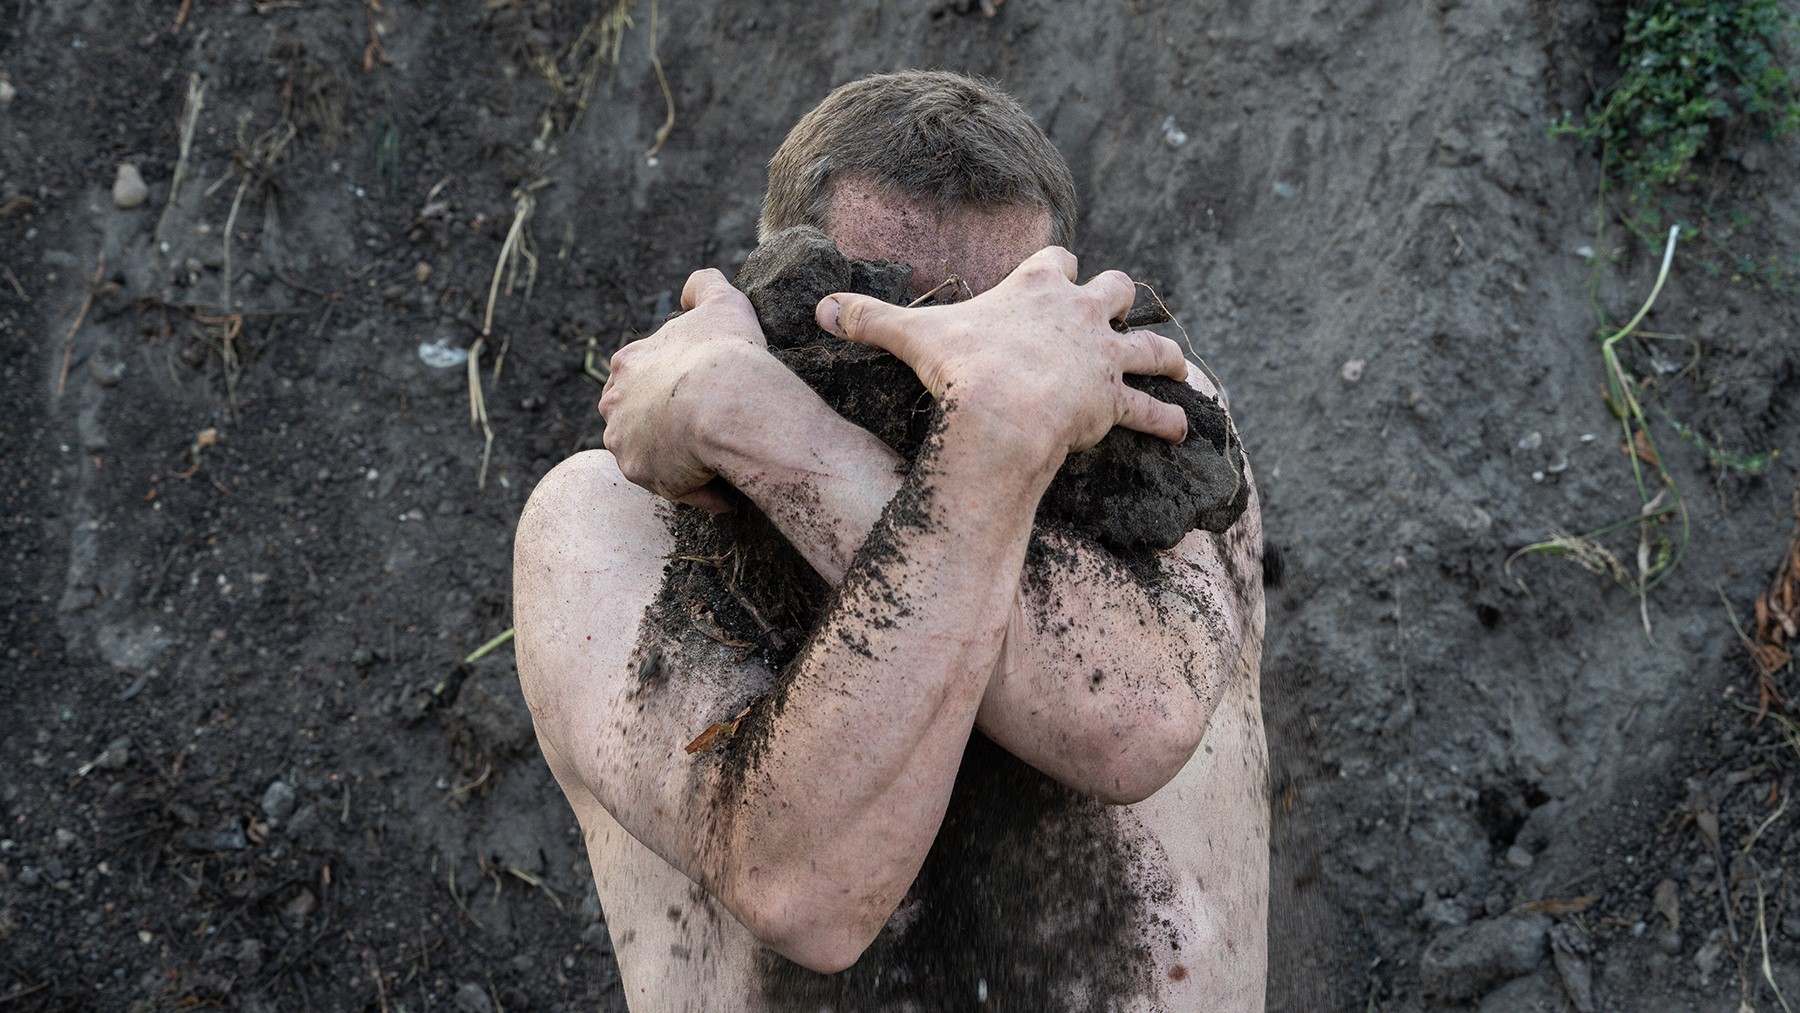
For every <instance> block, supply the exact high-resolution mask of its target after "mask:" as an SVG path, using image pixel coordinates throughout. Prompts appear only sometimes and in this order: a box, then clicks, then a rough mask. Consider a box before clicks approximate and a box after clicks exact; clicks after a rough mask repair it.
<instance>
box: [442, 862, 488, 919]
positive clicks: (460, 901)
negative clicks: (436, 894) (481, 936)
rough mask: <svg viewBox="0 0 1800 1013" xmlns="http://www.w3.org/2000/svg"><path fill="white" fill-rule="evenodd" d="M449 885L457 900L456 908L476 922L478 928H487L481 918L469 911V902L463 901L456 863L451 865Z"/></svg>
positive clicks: (454, 899)
mask: <svg viewBox="0 0 1800 1013" xmlns="http://www.w3.org/2000/svg"><path fill="white" fill-rule="evenodd" d="M448 885H449V887H450V899H451V900H453V901H455V902H456V910H458V911H461V912H462V916H463V917H464V918H467V919H468V920H470V921H472V922H474V923H475V927H476V928H479V929H484V930H485V929H486V928H487V926H486V925H484V924H482V922H481V919H479V918H477V917H475V916H474V915H472V914H470V913H469V906H468V905H467V904H464V903H463V899H462V894H461V893H459V892H457V889H456V866H455V865H451V866H450V876H449V880H448Z"/></svg>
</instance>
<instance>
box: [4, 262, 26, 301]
mask: <svg viewBox="0 0 1800 1013" xmlns="http://www.w3.org/2000/svg"><path fill="white" fill-rule="evenodd" d="M0 274H4V275H6V281H7V284H9V285H11V286H12V290H13V291H14V292H17V293H19V301H20V302H23V303H29V302H30V301H31V298H30V297H29V296H27V295H26V294H25V286H23V285H21V284H19V276H18V275H16V274H14V273H12V268H10V267H0Z"/></svg>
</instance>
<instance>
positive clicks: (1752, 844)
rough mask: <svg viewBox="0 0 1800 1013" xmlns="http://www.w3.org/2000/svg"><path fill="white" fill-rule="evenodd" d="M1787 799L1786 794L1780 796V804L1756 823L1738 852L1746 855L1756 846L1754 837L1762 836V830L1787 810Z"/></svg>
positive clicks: (1767, 827)
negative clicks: (1767, 816) (1765, 817)
mask: <svg viewBox="0 0 1800 1013" xmlns="http://www.w3.org/2000/svg"><path fill="white" fill-rule="evenodd" d="M1788 799H1789V796H1788V795H1786V794H1783V795H1782V796H1781V805H1779V806H1777V807H1776V809H1775V811H1774V812H1772V813H1770V814H1769V818H1768V819H1766V820H1763V821H1762V822H1761V823H1759V824H1757V827H1756V829H1755V830H1754V831H1753V832H1752V833H1751V834H1750V839H1749V840H1747V841H1745V842H1744V847H1743V850H1741V851H1739V852H1738V854H1740V855H1748V854H1749V853H1750V849H1751V848H1754V847H1756V839H1757V838H1759V837H1761V836H1762V834H1763V831H1764V830H1767V829H1769V826H1770V825H1771V824H1773V823H1774V822H1775V821H1776V820H1778V819H1780V818H1781V814H1782V813H1784V812H1787V807H1788Z"/></svg>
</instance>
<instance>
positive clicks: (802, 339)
mask: <svg viewBox="0 0 1800 1013" xmlns="http://www.w3.org/2000/svg"><path fill="white" fill-rule="evenodd" d="M911 280H912V268H911V267H909V266H907V265H904V264H891V263H886V262H879V261H862V260H850V259H848V258H846V257H845V256H844V255H843V254H842V253H840V252H839V251H838V248H837V247H836V245H834V244H833V243H832V241H831V240H830V238H828V237H827V236H826V235H825V234H824V233H823V232H820V231H819V230H817V229H814V228H809V227H807V226H798V227H795V228H792V229H787V230H785V231H782V232H779V233H777V234H775V235H774V236H771V237H770V238H769V239H768V240H767V241H765V242H764V243H763V244H762V245H761V246H759V247H757V249H756V250H755V251H753V252H752V253H751V254H750V256H749V258H748V259H746V260H745V261H744V266H743V267H742V268H741V269H740V270H739V272H738V276H737V279H736V284H737V286H738V288H740V289H742V290H743V291H744V294H745V295H746V296H748V297H749V299H750V303H751V305H752V306H754V307H756V315H757V319H758V320H759V321H760V322H761V323H762V327H763V334H764V336H765V337H766V338H767V339H768V342H769V348H770V350H771V351H772V352H773V353H774V354H775V357H776V358H777V359H780V360H781V361H782V363H783V364H785V365H786V366H787V367H788V368H789V369H792V370H793V371H794V372H795V373H796V374H797V375H799V377H800V378H801V379H802V380H805V381H806V384H807V386H809V387H811V388H812V389H813V390H814V391H815V392H817V393H818V394H819V396H820V397H822V398H824V399H825V401H826V403H827V404H830V405H831V406H832V408H833V409H835V410H836V411H837V412H838V413H839V414H840V415H843V416H844V417H845V418H846V419H849V420H850V421H852V422H855V423H856V424H857V425H859V426H862V427H863V428H864V429H867V430H869V431H870V432H871V433H874V434H875V435H876V436H878V437H880V438H881V440H882V442H884V443H886V444H887V445H888V446H890V447H892V448H893V449H894V451H895V452H896V453H898V454H900V455H901V456H902V457H905V458H907V459H909V460H910V459H911V458H913V457H914V456H916V455H917V453H918V450H919V445H920V442H921V441H922V440H923V438H924V432H925V425H926V421H927V419H928V418H929V417H930V412H931V407H932V400H931V397H930V395H929V394H928V393H927V392H926V391H925V388H924V386H923V385H922V384H920V383H919V379H918V377H917V376H916V375H914V373H913V371H912V370H911V368H909V367H908V366H907V365H906V364H905V363H903V362H900V361H899V360H898V359H895V358H894V357H893V356H891V355H889V354H888V353H886V352H883V351H880V350H877V349H872V348H867V347H864V346H862V345H853V344H850V343H848V342H845V341H842V340H840V339H838V338H836V337H833V336H832V335H830V334H828V333H826V332H825V331H823V330H821V329H820V328H819V327H818V325H817V324H816V323H815V322H814V320H813V307H814V306H815V305H817V304H818V301H819V300H820V299H822V298H824V297H825V296H827V295H830V294H831V293H833V292H858V293H861V294H864V295H870V296H874V297H875V298H878V299H882V300H885V301H887V302H891V303H896V304H899V305H905V304H906V303H907V302H908V297H909V295H910V292H911ZM1137 316H1138V315H1137V314H1133V318H1135V317H1137ZM1128 319H1130V318H1128ZM1126 382H1127V383H1128V384H1130V385H1131V386H1133V387H1135V388H1137V389H1138V390H1142V391H1144V392H1146V393H1148V394H1150V396H1152V397H1155V398H1157V399H1159V400H1162V401H1166V402H1169V403H1171V404H1175V405H1179V406H1180V407H1181V408H1182V409H1183V410H1184V411H1185V412H1186V413H1187V417H1188V438H1187V440H1185V441H1184V442H1182V443H1181V444H1180V445H1171V444H1169V443H1167V442H1165V441H1163V440H1160V439H1157V438H1156V437H1154V436H1148V435H1145V434H1143V433H1139V432H1134V431H1132V430H1128V429H1123V428H1115V429H1114V430H1113V431H1112V432H1110V433H1108V434H1107V436H1106V438H1105V439H1103V440H1101V441H1100V442H1099V443H1098V444H1096V445H1094V446H1093V447H1090V448H1089V449H1087V450H1084V451H1082V452H1081V453H1078V454H1071V455H1070V456H1069V459H1068V460H1067V461H1066V462H1065V463H1064V464H1063V467H1062V470H1061V471H1059V472H1058V473H1057V476H1056V479H1055V481H1054V482H1052V483H1051V486H1050V488H1049V490H1048V491H1047V492H1046V493H1045V494H1044V498H1043V500H1042V502H1041V503H1040V504H1039V507H1038V518H1039V520H1040V521H1062V522H1066V523H1067V524H1068V525H1069V526H1071V527H1073V528H1074V529H1075V530H1077V531H1078V532H1080V533H1082V534H1084V535H1087V536H1089V537H1092V538H1093V539H1094V540H1095V541H1098V542H1099V543H1100V544H1101V545H1104V546H1106V547H1107V548H1109V549H1111V550H1113V551H1114V552H1117V553H1120V554H1121V555H1126V556H1136V557H1141V556H1144V555H1148V554H1150V553H1153V552H1157V551H1160V550H1163V549H1168V548H1171V547H1173V546H1174V545H1175V544H1176V543H1177V542H1179V541H1181V539H1182V538H1183V537H1184V536H1185V535H1186V534H1187V533H1188V532H1189V531H1192V530H1194V529H1196V528H1202V529H1205V530H1207V531H1225V530H1226V529H1228V528H1230V527H1231V525H1232V524H1233V523H1235V522H1236V521H1237V519H1238V517H1239V516H1241V515H1242V514H1243V512H1244V507H1245V505H1246V504H1247V503H1248V501H1249V487H1248V485H1247V484H1246V483H1245V482H1244V478H1243V475H1244V455H1243V449H1242V447H1241V446H1240V445H1239V444H1238V442H1237V440H1236V439H1235V437H1234V434H1233V433H1232V430H1231V421H1230V418H1229V417H1228V416H1227V415H1226V413H1225V410H1224V409H1223V408H1222V407H1221V406H1220V405H1219V403H1218V402H1217V401H1216V400H1214V399H1212V398H1208V397H1205V396H1204V395H1202V394H1200V393H1199V392H1198V391H1195V390H1194V389H1193V388H1192V387H1189V386H1188V385H1187V384H1185V383H1181V382H1179V381H1176V380H1170V379H1168V378H1166V377H1150V376H1130V377H1127V378H1126Z"/></svg>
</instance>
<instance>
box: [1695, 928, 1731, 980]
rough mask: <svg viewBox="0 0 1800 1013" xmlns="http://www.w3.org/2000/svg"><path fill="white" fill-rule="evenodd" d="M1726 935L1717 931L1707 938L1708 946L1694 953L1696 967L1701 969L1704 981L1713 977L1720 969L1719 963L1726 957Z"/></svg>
mask: <svg viewBox="0 0 1800 1013" xmlns="http://www.w3.org/2000/svg"><path fill="white" fill-rule="evenodd" d="M1724 936H1725V933H1724V932H1723V931H1722V930H1718V929H1715V930H1714V931H1713V934H1712V935H1711V936H1710V937H1708V938H1707V940H1706V945H1704V946H1702V947H1700V949H1699V950H1697V951H1695V953H1694V966H1695V967H1696V968H1698V969H1699V971H1700V977H1701V979H1702V980H1705V979H1707V978H1710V977H1712V975H1713V972H1714V971H1717V970H1718V969H1719V961H1720V960H1721V959H1723V958H1724V956H1725V938H1724Z"/></svg>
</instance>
